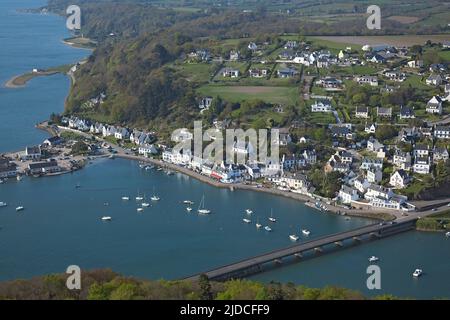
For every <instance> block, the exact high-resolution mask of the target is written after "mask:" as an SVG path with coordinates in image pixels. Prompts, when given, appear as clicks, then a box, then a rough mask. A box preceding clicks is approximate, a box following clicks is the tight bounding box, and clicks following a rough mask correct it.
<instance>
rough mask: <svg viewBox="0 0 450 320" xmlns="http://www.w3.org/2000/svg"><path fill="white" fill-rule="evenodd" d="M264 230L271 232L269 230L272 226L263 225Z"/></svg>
mask: <svg viewBox="0 0 450 320" xmlns="http://www.w3.org/2000/svg"><path fill="white" fill-rule="evenodd" d="M264 230H266V231H267V232H271V231H272V228H271V227H269V226H265V227H264Z"/></svg>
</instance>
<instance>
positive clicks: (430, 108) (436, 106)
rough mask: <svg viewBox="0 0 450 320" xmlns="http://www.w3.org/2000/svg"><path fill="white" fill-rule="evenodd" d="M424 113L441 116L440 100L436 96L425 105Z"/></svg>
mask: <svg viewBox="0 0 450 320" xmlns="http://www.w3.org/2000/svg"><path fill="white" fill-rule="evenodd" d="M426 111H427V112H428V113H433V114H434V113H436V114H442V99H441V97H438V96H433V98H431V99H430V101H428V103H427V108H426Z"/></svg>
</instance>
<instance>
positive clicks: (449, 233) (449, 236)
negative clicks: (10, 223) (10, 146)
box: [5, 203, 450, 238]
mask: <svg viewBox="0 0 450 320" xmlns="http://www.w3.org/2000/svg"><path fill="white" fill-rule="evenodd" d="M5 204H6V203H5ZM445 236H446V237H447V238H450V231H449V232H446V233H445Z"/></svg>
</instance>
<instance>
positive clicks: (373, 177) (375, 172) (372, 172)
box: [367, 167, 383, 183]
mask: <svg viewBox="0 0 450 320" xmlns="http://www.w3.org/2000/svg"><path fill="white" fill-rule="evenodd" d="M381 180H383V173H382V172H381V170H380V169H379V168H375V167H371V168H369V169H368V170H367V181H368V182H370V183H378V182H380V181H381Z"/></svg>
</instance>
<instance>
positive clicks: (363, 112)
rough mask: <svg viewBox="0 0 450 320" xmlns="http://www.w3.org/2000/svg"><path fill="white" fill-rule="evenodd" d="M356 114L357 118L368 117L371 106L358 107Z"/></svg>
mask: <svg viewBox="0 0 450 320" xmlns="http://www.w3.org/2000/svg"><path fill="white" fill-rule="evenodd" d="M355 116H356V118H362V119H368V118H369V107H356V110H355Z"/></svg>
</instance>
